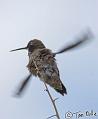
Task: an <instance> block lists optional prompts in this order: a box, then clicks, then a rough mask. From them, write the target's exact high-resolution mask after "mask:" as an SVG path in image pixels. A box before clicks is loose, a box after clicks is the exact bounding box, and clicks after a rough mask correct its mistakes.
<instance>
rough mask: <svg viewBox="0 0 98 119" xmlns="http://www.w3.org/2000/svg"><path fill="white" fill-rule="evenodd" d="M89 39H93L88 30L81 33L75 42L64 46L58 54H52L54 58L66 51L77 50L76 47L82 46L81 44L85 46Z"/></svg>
mask: <svg viewBox="0 0 98 119" xmlns="http://www.w3.org/2000/svg"><path fill="white" fill-rule="evenodd" d="M91 38H93V34H92V32H91V31H90V29H88V30H87V31H86V32H84V33H82V35H81V36H80V37H79V38H77V40H76V41H75V42H73V43H70V44H68V45H66V46H64V47H63V48H62V49H60V50H59V51H58V52H56V53H54V56H55V55H56V54H60V53H64V52H66V51H69V50H73V49H75V48H78V47H80V46H82V45H83V44H85V43H86V42H87V41H89V40H90V39H91Z"/></svg>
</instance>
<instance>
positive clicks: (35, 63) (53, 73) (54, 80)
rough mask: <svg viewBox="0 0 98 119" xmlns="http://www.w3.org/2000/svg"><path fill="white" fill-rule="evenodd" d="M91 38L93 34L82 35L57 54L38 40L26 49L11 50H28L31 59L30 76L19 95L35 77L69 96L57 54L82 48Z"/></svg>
mask: <svg viewBox="0 0 98 119" xmlns="http://www.w3.org/2000/svg"><path fill="white" fill-rule="evenodd" d="M90 38H91V33H90V32H86V33H84V34H82V35H81V37H79V38H77V40H75V41H74V42H72V43H69V44H67V45H66V46H64V47H62V48H61V49H60V50H58V51H57V52H52V50H50V49H48V48H46V47H45V45H44V44H43V42H42V41H41V40H38V39H33V40H31V41H29V42H28V44H27V46H26V47H22V48H18V49H14V50H11V52H12V51H17V50H23V49H26V50H28V57H29V62H28V64H27V68H28V70H29V72H30V74H29V75H28V76H27V77H26V78H25V79H24V80H23V82H22V83H21V86H20V87H19V89H18V91H17V95H21V94H22V92H23V91H24V89H25V88H26V85H27V84H28V82H29V80H30V79H31V77H32V75H33V76H35V77H39V79H40V80H41V81H43V82H45V83H46V84H48V85H49V86H50V87H52V88H53V89H54V90H55V91H56V92H58V93H60V94H61V95H63V96H64V94H67V89H66V87H65V86H64V84H63V83H62V81H61V79H60V73H59V69H58V66H57V63H56V58H55V57H56V55H57V54H61V53H65V52H67V51H69V50H73V49H75V48H77V47H79V46H81V45H82V44H84V43H85V42H86V41H88V40H89V39H90Z"/></svg>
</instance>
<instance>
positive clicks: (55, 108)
mask: <svg viewBox="0 0 98 119" xmlns="http://www.w3.org/2000/svg"><path fill="white" fill-rule="evenodd" d="M32 59H33V58H32ZM33 62H34V65H35V67H36V71H37V73H39V74H40V70H39V69H38V66H37V64H36V63H35V61H34V60H33ZM44 85H45V88H46V91H47V93H48V95H49V98H50V100H51V102H52V104H53V107H54V110H55V113H56V114H55V115H52V116H50V117H48V119H49V118H52V117H54V116H56V117H57V119H60V116H59V113H58V110H57V107H56V104H55V100H57V99H58V98H56V99H53V98H52V96H51V94H50V92H49V89H48V87H47V84H46V83H45V81H44Z"/></svg>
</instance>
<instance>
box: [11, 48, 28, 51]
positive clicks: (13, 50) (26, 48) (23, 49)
mask: <svg viewBox="0 0 98 119" xmlns="http://www.w3.org/2000/svg"><path fill="white" fill-rule="evenodd" d="M24 49H27V47H23V48H18V49H14V50H11V51H10V52H13V51H17V50H24Z"/></svg>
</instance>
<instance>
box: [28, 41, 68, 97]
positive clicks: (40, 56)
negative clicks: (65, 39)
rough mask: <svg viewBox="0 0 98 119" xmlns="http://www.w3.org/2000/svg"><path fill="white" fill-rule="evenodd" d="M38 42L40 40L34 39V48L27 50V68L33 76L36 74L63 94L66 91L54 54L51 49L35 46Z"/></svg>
mask: <svg viewBox="0 0 98 119" xmlns="http://www.w3.org/2000/svg"><path fill="white" fill-rule="evenodd" d="M40 43H42V42H40V41H39V40H36V47H35V49H34V50H33V52H29V63H28V65H27V67H28V70H29V71H30V72H31V73H32V74H33V75H34V76H38V77H39V78H40V79H41V81H44V82H45V83H47V84H48V85H50V86H51V87H53V88H54V89H55V90H56V91H57V92H59V93H61V94H62V95H64V93H65V94H66V93H67V91H66V88H65V87H64V85H63V84H62V82H61V80H60V75H59V70H58V67H57V64H56V61H55V58H54V55H53V53H52V51H51V50H49V49H47V48H45V47H43V48H39V47H37V45H38V46H40ZM33 45H34V44H33ZM43 46H44V45H43Z"/></svg>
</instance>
